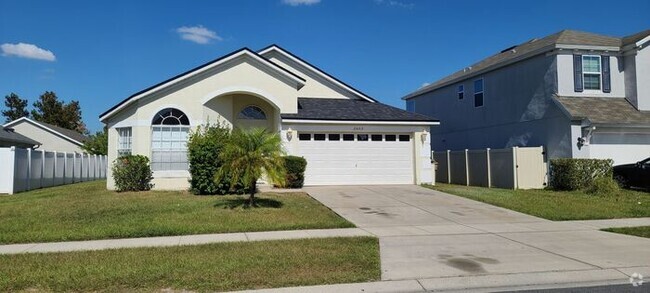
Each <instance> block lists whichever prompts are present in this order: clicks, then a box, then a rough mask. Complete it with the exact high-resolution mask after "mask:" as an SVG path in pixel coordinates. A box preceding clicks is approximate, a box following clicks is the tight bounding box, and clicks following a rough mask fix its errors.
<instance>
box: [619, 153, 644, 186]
mask: <svg viewBox="0 0 650 293" xmlns="http://www.w3.org/2000/svg"><path fill="white" fill-rule="evenodd" d="M614 179H616V181H618V183H619V184H620V185H621V186H623V187H639V188H646V189H650V158H647V159H645V160H643V161H639V162H636V163H634V164H626V165H618V166H614Z"/></svg>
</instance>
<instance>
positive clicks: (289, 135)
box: [287, 128, 293, 141]
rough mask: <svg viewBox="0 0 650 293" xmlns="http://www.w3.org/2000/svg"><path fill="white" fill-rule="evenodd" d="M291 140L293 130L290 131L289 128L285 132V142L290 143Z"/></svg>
mask: <svg viewBox="0 0 650 293" xmlns="http://www.w3.org/2000/svg"><path fill="white" fill-rule="evenodd" d="M292 138H293V130H291V128H289V129H288V130H287V140H288V141H291V139H292Z"/></svg>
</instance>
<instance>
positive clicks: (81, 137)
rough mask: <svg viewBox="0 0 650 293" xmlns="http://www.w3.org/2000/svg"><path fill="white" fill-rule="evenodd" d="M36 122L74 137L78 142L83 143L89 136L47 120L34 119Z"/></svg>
mask: <svg viewBox="0 0 650 293" xmlns="http://www.w3.org/2000/svg"><path fill="white" fill-rule="evenodd" d="M34 122H36V123H39V124H42V125H43V126H45V127H48V128H51V129H52V130H54V131H56V132H58V133H61V134H63V135H65V136H67V137H69V138H72V139H74V140H76V141H78V142H82V143H83V142H84V141H86V140H87V139H88V137H87V136H85V135H83V134H81V133H79V132H76V131H74V130H70V129H66V128H63V127H59V126H56V125H52V124H49V123H45V122H40V121H34Z"/></svg>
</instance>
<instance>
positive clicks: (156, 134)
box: [151, 108, 190, 171]
mask: <svg viewBox="0 0 650 293" xmlns="http://www.w3.org/2000/svg"><path fill="white" fill-rule="evenodd" d="M189 132H190V121H189V119H188V118H187V115H185V113H183V112H182V111H180V110H178V109H173V108H167V109H164V110H162V111H160V112H158V113H157V114H156V116H154V118H153V120H152V121H151V134H152V135H151V169H152V170H153V171H180V170H188V169H189V162H188V160H187V138H188V136H189Z"/></svg>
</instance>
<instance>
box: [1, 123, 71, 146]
mask: <svg viewBox="0 0 650 293" xmlns="http://www.w3.org/2000/svg"><path fill="white" fill-rule="evenodd" d="M11 128H13V129H14V131H15V132H16V133H19V134H22V135H24V136H26V137H29V138H31V139H33V140H35V141H38V142H40V143H41V146H40V147H39V149H42V150H46V151H57V152H78V153H83V152H84V151H83V150H82V149H81V148H80V147H79V145H77V144H75V143H73V142H71V141H70V140H67V139H65V138H63V137H61V136H58V135H56V134H54V133H52V132H49V131H47V130H45V129H43V128H41V127H38V126H36V125H33V124H31V123H29V122H27V121H20V122H18V123H17V124H14V125H12V126H11Z"/></svg>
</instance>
